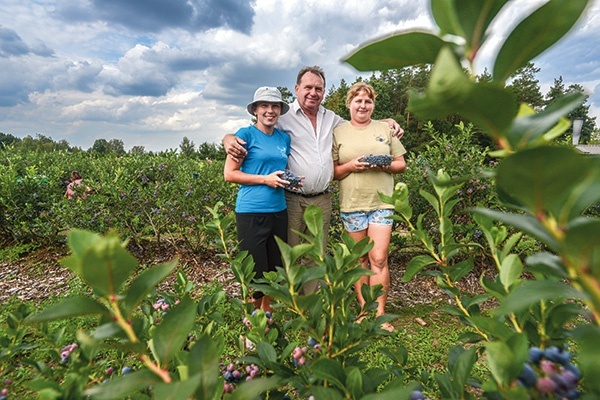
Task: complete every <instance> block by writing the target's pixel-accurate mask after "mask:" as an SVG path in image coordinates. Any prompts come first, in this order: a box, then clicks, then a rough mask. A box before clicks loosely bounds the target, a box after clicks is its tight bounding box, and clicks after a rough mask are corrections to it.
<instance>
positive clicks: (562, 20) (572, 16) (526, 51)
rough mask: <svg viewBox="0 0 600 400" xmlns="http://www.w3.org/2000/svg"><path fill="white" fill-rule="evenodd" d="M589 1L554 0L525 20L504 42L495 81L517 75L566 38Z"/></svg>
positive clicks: (498, 57) (498, 59)
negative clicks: (532, 61) (521, 69)
mask: <svg viewBox="0 0 600 400" xmlns="http://www.w3.org/2000/svg"><path fill="white" fill-rule="evenodd" d="M588 3H589V0H550V1H548V2H547V3H545V4H544V5H543V6H542V7H540V8H539V9H537V10H536V11H535V12H533V13H532V14H531V15H529V16H528V17H527V18H525V19H524V20H523V21H522V22H521V23H520V24H519V25H518V26H517V27H516V28H515V29H513V31H512V32H511V33H510V35H509V36H508V38H507V39H506V40H505V41H504V44H503V45H502V48H501V49H500V51H499V52H498V56H497V57H496V61H495V63H494V81H495V82H505V81H506V80H507V79H508V78H510V77H511V76H512V75H513V73H514V72H515V71H516V70H517V69H519V68H521V67H523V66H525V64H527V63H528V62H529V61H531V60H532V59H533V58H535V57H536V56H538V55H539V54H541V53H542V52H543V51H545V50H546V49H548V48H549V47H550V46H552V45H553V44H554V43H556V42H557V41H558V40H559V39H560V38H562V37H563V36H564V35H565V34H566V33H567V32H568V31H569V30H570V29H571V28H572V27H573V25H574V24H575V22H577V20H578V19H579V17H580V16H581V14H582V13H583V10H584V9H585V7H586V6H587V4H588Z"/></svg>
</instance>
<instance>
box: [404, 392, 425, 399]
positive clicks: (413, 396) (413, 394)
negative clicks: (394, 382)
mask: <svg viewBox="0 0 600 400" xmlns="http://www.w3.org/2000/svg"><path fill="white" fill-rule="evenodd" d="M408 398H409V400H425V395H424V394H423V393H421V391H419V390H413V391H412V392H410V396H409V397H408Z"/></svg>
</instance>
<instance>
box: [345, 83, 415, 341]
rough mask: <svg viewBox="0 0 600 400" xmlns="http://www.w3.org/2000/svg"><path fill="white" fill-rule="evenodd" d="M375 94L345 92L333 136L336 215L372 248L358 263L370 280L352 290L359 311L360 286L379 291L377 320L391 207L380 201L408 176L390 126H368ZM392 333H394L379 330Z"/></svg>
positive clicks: (366, 88) (363, 89)
mask: <svg viewBox="0 0 600 400" xmlns="http://www.w3.org/2000/svg"><path fill="white" fill-rule="evenodd" d="M376 96H377V95H376V93H375V90H374V89H373V87H372V86H370V85H368V84H366V83H364V82H357V83H355V84H354V85H352V87H351V88H350V90H349V91H348V96H347V99H346V106H347V107H348V109H349V110H350V122H348V123H346V124H344V125H341V126H339V127H337V128H336V129H335V130H334V131H333V165H334V179H337V180H339V181H340V212H341V217H342V221H343V222H344V228H345V229H346V231H347V232H348V234H349V235H350V236H351V237H352V238H353V239H354V240H355V241H357V242H358V241H359V240H361V239H363V238H365V237H369V239H370V240H371V241H373V244H374V246H373V248H372V249H371V251H369V253H368V254H367V255H366V256H364V257H363V258H362V259H361V263H362V266H363V268H366V269H369V270H371V271H372V272H373V275H370V276H363V277H362V278H361V279H360V280H359V281H358V282H357V283H356V284H355V290H356V293H357V296H358V300H359V303H360V305H361V306H364V303H365V301H364V299H363V296H362V295H361V287H362V286H363V285H365V284H366V285H369V286H375V285H382V286H383V290H384V291H385V294H383V295H382V296H380V297H379V298H378V299H377V303H378V306H377V316H380V315H383V314H385V303H386V301H387V292H388V290H389V286H390V270H389V266H388V247H389V244H390V238H391V236H392V222H393V221H392V220H391V219H389V218H388V217H389V216H391V215H392V214H393V213H394V206H393V205H391V204H387V203H384V202H383V201H381V199H380V198H379V195H378V193H379V192H381V193H383V194H385V195H388V196H390V195H391V194H392V192H393V190H394V177H393V176H392V174H398V173H401V172H404V171H405V170H406V162H405V161H404V154H405V153H406V150H405V149H404V146H403V145H402V143H400V140H399V139H398V138H396V137H394V136H392V134H391V132H390V128H389V125H388V124H387V123H385V122H379V121H373V120H371V115H372V114H373V110H374V108H375V98H376ZM381 327H382V328H383V329H386V330H388V331H390V332H393V330H394V327H393V326H392V325H391V324H389V323H385V324H383V325H382V326H381Z"/></svg>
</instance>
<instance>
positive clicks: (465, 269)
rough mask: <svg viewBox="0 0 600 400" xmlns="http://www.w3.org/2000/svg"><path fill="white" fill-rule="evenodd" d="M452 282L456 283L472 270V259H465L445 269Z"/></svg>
mask: <svg viewBox="0 0 600 400" xmlns="http://www.w3.org/2000/svg"><path fill="white" fill-rule="evenodd" d="M447 269H448V275H449V276H450V279H451V280H452V282H458V281H460V280H461V279H462V278H464V277H465V276H466V275H467V274H468V273H469V272H471V271H472V270H473V259H472V258H467V259H466V260H463V261H461V262H459V263H457V264H454V265H452V266H449V267H447Z"/></svg>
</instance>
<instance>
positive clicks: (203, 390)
mask: <svg viewBox="0 0 600 400" xmlns="http://www.w3.org/2000/svg"><path fill="white" fill-rule="evenodd" d="M222 352H223V336H217V337H215V338H213V337H210V336H209V335H206V334H204V335H202V336H201V337H200V338H198V341H197V342H196V343H194V345H193V346H192V349H191V350H190V357H189V358H188V373H189V374H190V375H191V376H197V377H198V381H199V382H198V383H199V386H198V389H197V390H196V392H195V394H196V398H198V399H206V400H212V399H219V398H220V397H221V394H222V391H223V383H222V381H221V380H220V379H215V376H214V371H217V370H218V369H219V360H220V358H221V354H222Z"/></svg>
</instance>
